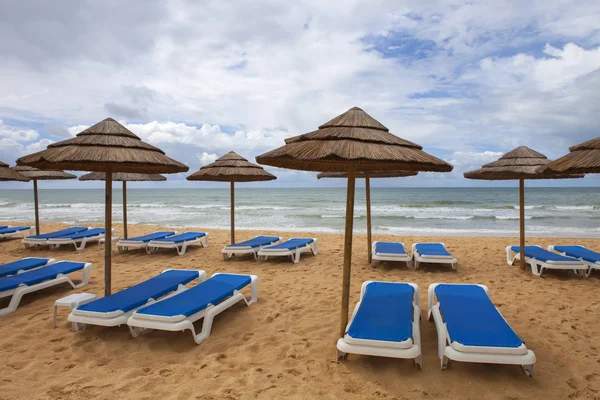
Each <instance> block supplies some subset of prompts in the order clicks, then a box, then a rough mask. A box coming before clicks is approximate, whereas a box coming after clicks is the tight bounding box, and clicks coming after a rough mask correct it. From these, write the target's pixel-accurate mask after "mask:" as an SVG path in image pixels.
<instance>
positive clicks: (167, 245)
mask: <svg viewBox="0 0 600 400" xmlns="http://www.w3.org/2000/svg"><path fill="white" fill-rule="evenodd" d="M185 233H186V232H184V234H185ZM204 233H205V235H204V236H202V237H199V238H196V239H192V240H185V241H183V242H181V243H174V242H163V241H161V240H151V241H150V242H148V247H147V248H146V252H147V253H148V254H153V253H156V251H157V250H158V249H159V248H160V249H175V250H177V254H179V255H180V256H182V255H184V254H185V252H186V250H187V247H188V246H191V245H194V244H200V247H208V232H204Z"/></svg>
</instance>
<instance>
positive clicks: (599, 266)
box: [548, 245, 600, 278]
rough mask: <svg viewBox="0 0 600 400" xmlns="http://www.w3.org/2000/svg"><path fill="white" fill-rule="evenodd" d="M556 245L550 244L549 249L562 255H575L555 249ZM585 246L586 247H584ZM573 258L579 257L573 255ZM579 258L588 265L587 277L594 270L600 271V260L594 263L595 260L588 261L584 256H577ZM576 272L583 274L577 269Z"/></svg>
mask: <svg viewBox="0 0 600 400" xmlns="http://www.w3.org/2000/svg"><path fill="white" fill-rule="evenodd" d="M554 246H555V245H552V246H548V251H553V252H555V253H558V254H560V255H561V256H565V257H573V256H570V255H568V254H567V253H564V252H560V251H558V250H555V249H554ZM582 247H583V246H582ZM584 248H585V247H584ZM573 258H577V257H573ZM577 259H578V260H580V261H581V262H582V263H584V264H586V265H587V266H588V270H587V272H586V273H585V274H584V275H585V277H586V278H587V277H588V276H590V274H591V273H592V270H598V271H600V262H595V263H593V262H589V261H586V260H584V259H583V258H577ZM575 273H576V274H581V272H578V271H575Z"/></svg>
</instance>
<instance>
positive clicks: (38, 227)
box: [33, 179, 41, 235]
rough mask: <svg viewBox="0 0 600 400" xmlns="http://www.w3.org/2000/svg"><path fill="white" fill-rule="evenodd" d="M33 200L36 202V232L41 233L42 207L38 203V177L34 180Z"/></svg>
mask: <svg viewBox="0 0 600 400" xmlns="http://www.w3.org/2000/svg"><path fill="white" fill-rule="evenodd" d="M33 202H34V203H35V204H34V205H35V234H36V235H39V234H40V233H41V232H40V208H39V203H38V186H37V179H34V180H33Z"/></svg>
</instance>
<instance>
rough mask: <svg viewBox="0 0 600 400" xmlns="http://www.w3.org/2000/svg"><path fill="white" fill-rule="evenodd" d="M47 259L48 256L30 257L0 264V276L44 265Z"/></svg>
mask: <svg viewBox="0 0 600 400" xmlns="http://www.w3.org/2000/svg"><path fill="white" fill-rule="evenodd" d="M48 261H49V258H36V257H32V258H24V259H22V260H18V261H14V262H11V263H8V264H4V265H0V277H4V276H8V275H14V274H16V273H17V272H19V271H27V270H30V269H33V268H37V267H41V266H42V265H46V264H47V263H48Z"/></svg>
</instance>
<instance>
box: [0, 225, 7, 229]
mask: <svg viewBox="0 0 600 400" xmlns="http://www.w3.org/2000/svg"><path fill="white" fill-rule="evenodd" d="M6 228H8V225H0V229H6Z"/></svg>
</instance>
